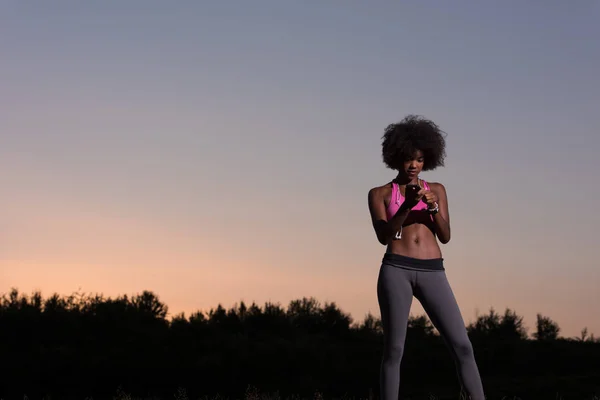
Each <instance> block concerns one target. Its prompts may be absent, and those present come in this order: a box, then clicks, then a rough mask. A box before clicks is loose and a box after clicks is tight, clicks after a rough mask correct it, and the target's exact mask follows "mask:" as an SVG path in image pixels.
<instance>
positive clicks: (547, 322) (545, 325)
mask: <svg viewBox="0 0 600 400" xmlns="http://www.w3.org/2000/svg"><path fill="white" fill-rule="evenodd" d="M536 329H537V330H536V332H534V333H533V337H534V338H535V339H537V340H556V339H557V338H558V333H559V332H560V328H559V326H558V324H557V323H556V322H554V321H552V320H551V319H550V318H549V317H544V316H543V315H542V314H539V313H538V314H537V321H536Z"/></svg>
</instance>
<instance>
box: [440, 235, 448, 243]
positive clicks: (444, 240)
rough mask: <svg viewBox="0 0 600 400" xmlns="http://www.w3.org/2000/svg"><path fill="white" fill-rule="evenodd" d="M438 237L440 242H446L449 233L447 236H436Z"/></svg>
mask: <svg viewBox="0 0 600 400" xmlns="http://www.w3.org/2000/svg"><path fill="white" fill-rule="evenodd" d="M438 239H439V241H440V243H441V244H447V243H448V242H449V241H450V235H447V236H438Z"/></svg>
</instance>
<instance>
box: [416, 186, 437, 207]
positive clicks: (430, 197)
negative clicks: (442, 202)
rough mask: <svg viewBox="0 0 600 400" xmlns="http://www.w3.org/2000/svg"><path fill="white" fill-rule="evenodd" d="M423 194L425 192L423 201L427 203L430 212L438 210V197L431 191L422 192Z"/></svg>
mask: <svg viewBox="0 0 600 400" xmlns="http://www.w3.org/2000/svg"><path fill="white" fill-rule="evenodd" d="M421 192H423V193H422V194H423V201H424V202H425V203H427V208H428V209H430V210H432V209H434V208H436V206H437V205H438V197H437V195H436V194H435V193H434V192H432V191H431V190H422V191H421ZM421 192H419V193H421Z"/></svg>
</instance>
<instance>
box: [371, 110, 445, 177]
mask: <svg viewBox="0 0 600 400" xmlns="http://www.w3.org/2000/svg"><path fill="white" fill-rule="evenodd" d="M444 136H445V133H444V132H443V131H441V130H440V129H439V127H438V126H437V125H436V124H435V123H434V122H433V121H430V120H428V119H425V118H423V117H420V116H417V115H408V116H406V117H405V118H404V119H403V120H402V121H400V122H397V123H395V124H390V125H388V127H387V128H386V129H385V132H384V134H383V137H382V139H383V142H382V155H383V162H384V163H385V165H386V166H387V167H388V168H391V169H394V170H401V169H402V168H403V166H404V161H405V160H407V159H410V158H411V157H412V156H413V155H414V154H415V152H416V151H418V150H420V151H422V152H423V156H424V163H423V171H430V170H434V169H436V168H437V167H443V166H444V158H445V157H446V140H445V138H444Z"/></svg>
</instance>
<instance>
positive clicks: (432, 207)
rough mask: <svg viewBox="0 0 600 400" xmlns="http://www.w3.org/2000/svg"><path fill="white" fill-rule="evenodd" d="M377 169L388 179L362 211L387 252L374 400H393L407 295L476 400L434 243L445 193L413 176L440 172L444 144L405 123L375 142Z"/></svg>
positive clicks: (445, 233)
mask: <svg viewBox="0 0 600 400" xmlns="http://www.w3.org/2000/svg"><path fill="white" fill-rule="evenodd" d="M382 147H383V162H384V163H385V165H386V166H387V167H388V168H390V169H393V170H396V171H398V175H397V176H396V178H395V179H394V180H393V181H392V182H390V183H388V184H385V185H383V186H379V187H375V188H373V189H371V190H370V191H369V196H368V198H369V210H370V213H371V219H372V221H373V228H374V229H375V233H376V234H377V239H378V240H379V242H380V243H381V244H382V245H385V246H387V251H386V252H385V254H384V256H383V261H382V264H381V267H380V270H379V278H378V281H377V297H378V301H379V307H380V311H381V322H382V325H383V333H384V353H383V360H382V363H381V377H380V383H381V396H380V397H381V399H382V400H397V399H398V391H399V386H400V362H401V359H402V353H403V350H404V343H405V338H406V329H407V324H408V316H409V312H410V307H411V303H412V299H413V296H414V297H416V298H417V300H419V302H420V303H421V304H422V305H423V308H424V310H425V312H426V313H427V315H428V316H429V318H430V320H431V322H432V323H433V325H434V326H435V327H436V328H437V330H438V331H439V332H440V335H441V336H442V338H443V339H444V341H445V342H446V344H447V345H448V347H449V349H450V350H451V353H452V356H453V357H454V360H455V363H456V368H457V372H458V376H459V379H460V381H461V385H462V389H463V392H465V394H467V396H469V397H468V398H470V399H473V400H483V399H484V398H485V397H484V394H483V387H482V384H481V379H480V376H479V370H478V368H477V364H476V363H475V358H474V354H473V347H472V345H471V342H470V340H469V337H468V336H467V330H466V328H465V325H464V321H463V318H462V315H461V313H460V310H459V307H458V304H457V302H456V299H455V298H454V294H453V292H452V289H451V288H450V285H449V283H448V280H447V278H446V273H445V270H444V265H443V258H442V253H441V250H440V246H439V245H438V242H437V241H438V240H439V241H440V242H441V243H443V244H445V243H448V242H449V241H450V217H449V215H448V200H447V197H446V190H445V188H444V185H442V184H441V183H434V182H425V181H424V180H422V179H420V178H419V173H420V172H421V171H429V170H433V169H435V168H437V167H440V166H443V165H444V158H445V156H446V153H445V150H446V142H445V139H444V136H443V135H442V132H441V131H440V129H439V128H438V126H437V125H436V124H435V123H433V122H432V121H429V120H427V119H424V118H421V117H417V116H413V115H410V116H407V117H406V118H404V119H403V120H402V121H400V122H399V123H396V124H391V125H389V126H388V127H387V128H386V130H385V133H384V135H383V143H382Z"/></svg>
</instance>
